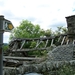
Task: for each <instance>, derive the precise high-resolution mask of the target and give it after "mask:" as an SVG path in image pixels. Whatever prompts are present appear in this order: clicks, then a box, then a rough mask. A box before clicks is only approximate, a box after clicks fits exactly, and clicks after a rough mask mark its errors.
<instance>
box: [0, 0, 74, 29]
mask: <svg viewBox="0 0 75 75" xmlns="http://www.w3.org/2000/svg"><path fill="white" fill-rule="evenodd" d="M0 3H1V4H0V14H3V15H4V16H5V18H7V19H10V20H11V21H12V23H13V24H14V26H15V27H16V26H18V25H19V23H20V22H21V21H22V19H28V20H31V21H32V23H34V24H39V25H40V26H41V28H44V29H48V28H49V27H50V28H51V27H52V29H53V28H54V29H55V24H58V25H59V26H60V24H61V25H63V24H65V25H63V26H66V19H65V17H66V16H69V15H74V14H75V11H74V10H75V0H0ZM53 25H54V27H53ZM56 26H57V25H56Z"/></svg>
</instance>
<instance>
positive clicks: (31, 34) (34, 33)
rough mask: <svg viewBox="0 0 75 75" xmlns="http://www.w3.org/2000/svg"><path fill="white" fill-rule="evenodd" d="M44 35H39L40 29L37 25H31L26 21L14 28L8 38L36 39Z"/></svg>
mask: <svg viewBox="0 0 75 75" xmlns="http://www.w3.org/2000/svg"><path fill="white" fill-rule="evenodd" d="M43 34H44V33H41V28H40V26H39V25H33V24H32V23H31V22H30V21H28V20H23V21H22V22H21V23H20V26H18V27H16V28H15V29H14V30H13V31H12V33H11V36H10V39H12V38H38V37H40V36H41V35H43Z"/></svg>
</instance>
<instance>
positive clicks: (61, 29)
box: [54, 26, 68, 35]
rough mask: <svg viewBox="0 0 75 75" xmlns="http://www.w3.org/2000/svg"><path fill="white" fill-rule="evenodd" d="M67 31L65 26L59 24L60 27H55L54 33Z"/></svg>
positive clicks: (58, 33)
mask: <svg viewBox="0 0 75 75" xmlns="http://www.w3.org/2000/svg"><path fill="white" fill-rule="evenodd" d="M67 31H68V30H67V28H66V27H63V26H60V27H57V30H56V31H55V32H54V33H55V35H60V34H65V33H67Z"/></svg>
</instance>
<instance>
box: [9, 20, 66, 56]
mask: <svg viewBox="0 0 75 75" xmlns="http://www.w3.org/2000/svg"><path fill="white" fill-rule="evenodd" d="M66 32H67V29H66V28H65V27H62V26H61V27H57V30H56V31H55V32H53V31H52V30H51V29H47V30H44V29H41V28H40V25H38V24H36V25H34V24H32V23H31V21H28V20H23V21H22V22H21V23H20V25H19V26H18V27H16V28H14V30H13V31H12V32H11V35H10V40H11V39H13V38H40V37H44V36H46V37H50V36H54V35H59V34H61V33H62V34H63V33H66ZM55 42H57V40H56V41H55ZM50 43H51V41H50ZM35 45H36V42H35V41H32V42H29V43H27V44H25V48H34V47H35ZM43 46H44V42H43V43H41V44H40V46H39V47H40V48H41V47H43ZM46 53H47V52H46V51H33V52H28V53H27V54H29V55H31V54H32V55H33V54H34V55H37V56H40V55H45V54H46Z"/></svg>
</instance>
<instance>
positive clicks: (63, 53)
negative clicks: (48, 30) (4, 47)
mask: <svg viewBox="0 0 75 75" xmlns="http://www.w3.org/2000/svg"><path fill="white" fill-rule="evenodd" d="M66 21H67V28H68V33H67V34H63V35H59V36H56V37H58V42H61V43H60V44H59V45H58V46H57V44H55V43H54V39H55V38H56V37H48V38H47V37H46V38H42V39H41V38H39V39H38V38H35V39H34V41H36V40H37V42H38V41H39V40H40V41H39V43H37V45H36V47H35V48H34V49H22V47H23V45H24V44H25V42H27V41H31V40H33V39H14V40H13V41H12V42H11V43H10V50H9V55H8V56H4V68H3V73H4V74H3V75H25V74H26V73H29V72H36V73H41V74H43V75H46V74H45V72H46V73H48V74H47V75H58V74H56V72H57V70H58V69H60V67H61V66H63V65H66V64H68V65H73V66H74V65H75V15H72V16H68V17H66ZM24 40H25V41H24ZM41 40H42V41H45V43H46V44H45V47H43V48H41V49H40V48H38V46H39V45H40V43H41ZM49 40H51V44H50V45H49V46H50V47H47V44H48V41H49ZM21 42H23V43H22V45H21V46H20V48H19V49H17V46H19V45H20V44H21ZM35 49H36V50H39V51H40V50H47V51H48V53H47V55H46V56H44V57H42V58H37V57H34V58H26V54H25V52H26V51H30V50H31V51H33V50H35ZM51 49H52V50H51ZM5 55H7V54H5ZM13 56H15V57H13ZM21 57H24V58H21Z"/></svg>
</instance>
